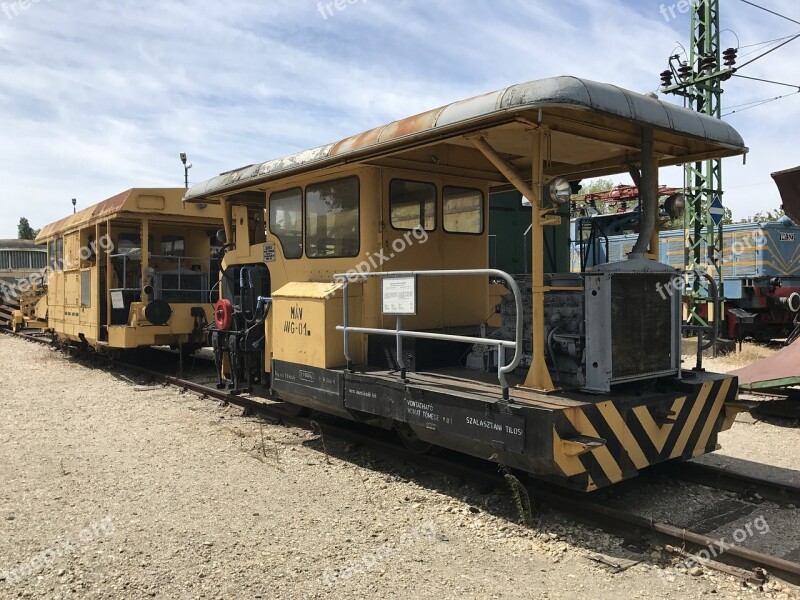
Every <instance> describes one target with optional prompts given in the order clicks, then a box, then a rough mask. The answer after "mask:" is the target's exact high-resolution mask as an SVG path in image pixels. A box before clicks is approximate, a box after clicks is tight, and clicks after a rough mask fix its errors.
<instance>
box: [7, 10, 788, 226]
mask: <svg viewBox="0 0 800 600" xmlns="http://www.w3.org/2000/svg"><path fill="white" fill-rule="evenodd" d="M2 2H3V0H0V8H2ZM5 2H6V4H7V5H8V4H9V3H10V1H9V0H5ZM325 4H327V2H323V7H324V5H325ZM660 5H661V2H651V1H649V0H648V1H647V2H633V1H632V0H626V1H623V0H562V1H560V2H529V1H525V0H475V1H470V2H456V1H455V0H450V1H446V0H442V1H439V2H429V1H427V0H365V1H360V2H356V3H354V4H351V5H347V8H346V9H345V10H342V11H335V9H334V11H335V12H334V14H332V15H331V14H328V16H327V18H323V17H322V15H321V14H320V12H319V6H318V3H317V1H316V0H273V1H270V2H258V1H256V0H240V1H236V2H227V3H226V2H219V1H212V0H194V1H192V2H189V1H188V0H164V1H161V2H134V0H115V1H113V2H112V1H111V0H105V1H98V0H95V1H90V0H72V1H70V2H68V1H67V0H48V1H45V0H40V1H39V2H34V3H32V4H31V5H30V7H29V8H28V9H26V10H21V11H19V14H17V15H16V16H14V18H13V19H8V18H7V17H6V16H5V15H4V14H3V12H2V10H0V66H1V67H2V68H0V132H2V135H1V136H0V177H2V182H3V187H2V190H0V214H3V215H4V218H3V220H2V221H0V237H13V236H14V235H15V233H16V222H17V219H18V218H19V217H20V216H27V217H28V218H29V219H30V221H31V222H32V224H33V225H34V226H36V227H38V226H41V225H43V224H46V223H48V222H51V221H54V220H56V219H58V218H60V217H62V216H64V214H65V213H68V212H69V210H70V202H69V200H70V198H72V197H77V198H78V199H79V203H80V204H79V205H80V206H87V205H89V204H93V203H95V202H98V201H100V200H102V199H104V198H106V197H108V196H111V195H113V194H115V193H117V192H119V191H122V190H123V189H126V188H128V187H133V186H144V185H153V186H155V185H180V184H181V183H182V178H183V169H182V166H181V164H180V162H179V160H178V153H179V152H180V151H186V152H188V153H189V155H190V158H191V160H192V161H193V162H194V165H195V166H194V168H193V169H192V171H191V173H190V175H191V178H192V179H193V180H202V179H205V178H208V177H211V176H213V175H215V174H217V173H219V172H221V171H226V170H229V169H232V168H236V167H239V166H243V165H245V164H249V163H252V162H257V161H262V160H266V159H269V158H273V157H277V156H282V155H285V154H289V153H292V152H294V151H297V150H302V149H306V148H310V147H314V146H317V145H320V144H323V143H326V142H330V141H334V140H337V139H341V138H343V137H345V136H348V135H351V134H354V133H358V132H360V131H364V130H367V129H369V128H372V127H374V126H376V125H380V124H383V123H386V122H389V121H392V120H394V119H397V118H402V117H405V116H409V115H411V114H415V113H418V112H421V111H423V110H427V109H429V108H433V107H435V106H438V105H441V104H444V103H447V102H451V101H454V100H457V99H460V98H465V97H468V96H472V95H475V94H479V93H482V92H486V91H489V90H492V89H497V88H500V87H504V86H507V85H510V84H513V83H518V82H521V81H527V80H530V79H537V78H540V77H547V76H551V75H560V74H574V75H579V76H584V77H589V78H593V79H598V80H601V81H608V82H612V83H615V84H618V85H621V86H623V87H628V88H630V89H634V90H636V91H640V92H647V91H653V90H655V89H656V88H657V86H658V73H659V72H660V71H661V70H663V68H664V66H665V64H666V58H667V56H668V55H669V53H670V51H671V50H672V49H673V48H674V47H675V46H676V40H686V39H687V37H688V30H689V22H688V16H687V15H682V16H680V18H679V19H676V20H674V21H672V22H670V23H667V22H665V21H664V19H663V17H662V16H661V14H660V13H659V7H660ZM770 6H771V7H774V8H775V10H778V11H783V12H785V13H787V14H790V15H791V14H793V12H794V11H795V10H796V7H795V3H794V2H791V1H790V0H774V1H772V2H771V3H770ZM723 10H724V11H725V13H724V14H723V20H724V21H725V27H727V28H730V29H733V30H735V31H736V33H737V34H738V36H739V38H740V40H741V44H742V45H747V44H751V43H754V42H760V41H763V40H767V39H772V38H775V37H779V36H781V35H787V34H789V33H793V32H794V31H795V30H794V29H793V27H794V26H793V25H792V24H791V23H786V22H783V21H780V20H779V19H777V18H776V17H773V16H771V15H768V14H766V13H763V12H760V11H757V10H755V9H753V8H751V7H748V6H746V5H745V4H743V3H723ZM798 29H800V28H798ZM725 36H726V37H725V38H724V41H725V42H726V43H727V42H728V39H729V38H730V39H731V40H733V38H732V36H731V35H730V34H729V33H726V34H725ZM730 43H731V44H733V43H734V41H731V42H730ZM797 44H798V45H800V42H797ZM744 52H745V51H743V53H744ZM796 55H797V53H796V49H795V48H794V47H793V46H789V47H787V48H786V49H782V50H779V51H777V52H775V53H774V54H772V55H770V57H768V58H766V59H763V60H762V61H759V62H757V63H755V64H753V65H752V66H751V67H748V68H747V70H746V72H747V74H749V75H753V76H756V77H765V78H768V79H780V80H783V81H790V82H798V83H799V84H800V66H799V65H798V64H797V62H796V60H795V57H796ZM727 87H728V91H727V92H726V94H725V103H726V104H728V105H734V104H739V103H742V102H747V101H750V100H754V99H758V98H766V97H769V96H777V95H779V94H781V93H785V92H791V90H790V89H788V88H779V87H777V86H769V85H766V84H758V83H755V82H746V81H744V80H738V79H734V80H731V81H730V82H729V83H728V84H727ZM798 117H800V97H798V99H787V100H782V101H780V102H776V103H774V104H771V105H768V106H766V107H763V108H757V109H753V110H751V111H746V112H742V113H737V114H734V115H731V116H730V117H729V120H730V121H731V122H732V123H734V124H735V125H736V126H737V128H739V130H740V131H741V132H742V134H743V135H744V137H745V139H746V141H747V142H748V144H749V146H750V147H751V149H752V152H751V155H750V157H749V158H748V166H747V167H742V166H741V161H740V160H730V161H726V163H725V178H726V186H727V190H728V191H727V194H726V197H725V199H726V203H727V204H728V205H729V206H731V207H732V208H733V209H734V213H735V215H736V216H745V215H747V214H750V213H752V212H754V211H756V210H761V209H763V208H765V207H768V206H772V207H774V206H777V205H778V203H779V200H778V196H777V192H776V191H775V189H774V186H773V185H772V182H771V179H770V178H769V173H770V172H771V171H775V170H778V169H781V168H787V167H790V166H795V164H796V163H797V162H800V161H798V157H797V154H796V152H795V150H794V146H795V140H796V139H797V137H798V136H797V134H796V128H795V123H797V121H798ZM664 177H665V179H667V182H668V183H679V182H680V178H681V177H680V171H679V170H676V169H670V170H668V171H666V172H665V173H664Z"/></svg>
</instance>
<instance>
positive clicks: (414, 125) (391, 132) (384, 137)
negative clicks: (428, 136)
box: [379, 106, 445, 142]
mask: <svg viewBox="0 0 800 600" xmlns="http://www.w3.org/2000/svg"><path fill="white" fill-rule="evenodd" d="M444 109H445V107H444V106H440V107H439V108H434V109H433V110H429V111H428V112H424V113H421V114H418V115H414V116H413V117H408V118H407V119H402V120H400V121H395V122H394V123H389V124H388V125H387V126H386V127H384V129H383V131H382V132H381V135H380V138H379V141H380V142H388V141H390V140H394V139H397V138H401V137H405V136H407V135H413V134H415V133H420V132H422V131H427V130H428V129H433V128H434V126H435V125H436V119H437V118H438V117H439V115H440V114H441V113H442V111H443V110H444Z"/></svg>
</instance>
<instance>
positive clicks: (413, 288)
mask: <svg viewBox="0 0 800 600" xmlns="http://www.w3.org/2000/svg"><path fill="white" fill-rule="evenodd" d="M381 282H382V289H381V297H382V299H383V314H385V315H415V314H417V278H416V277H414V276H413V275H412V276H409V277H387V278H385V279H382V280H381Z"/></svg>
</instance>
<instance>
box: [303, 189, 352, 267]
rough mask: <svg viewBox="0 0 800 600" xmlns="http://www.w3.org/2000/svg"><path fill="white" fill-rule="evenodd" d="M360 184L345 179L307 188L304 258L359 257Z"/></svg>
mask: <svg viewBox="0 0 800 600" xmlns="http://www.w3.org/2000/svg"><path fill="white" fill-rule="evenodd" d="M358 208H359V182H358V177H346V178H344V179H336V180H333V181H326V182H324V183H318V184H314V185H309V186H308V187H307V188H306V256H308V257H309V258H339V257H347V256H358V250H359V227H358V225H359V223H358Z"/></svg>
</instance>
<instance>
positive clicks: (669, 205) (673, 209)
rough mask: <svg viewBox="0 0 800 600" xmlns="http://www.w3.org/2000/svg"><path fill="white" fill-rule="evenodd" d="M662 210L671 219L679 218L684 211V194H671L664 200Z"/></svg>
mask: <svg viewBox="0 0 800 600" xmlns="http://www.w3.org/2000/svg"><path fill="white" fill-rule="evenodd" d="M664 210H666V211H667V214H668V215H669V216H670V217H671V218H673V219H680V218H681V217H682V216H683V213H685V212H686V196H684V195H683V194H681V193H677V194H672V196H670V197H669V198H667V199H666V200H665V201H664Z"/></svg>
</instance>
